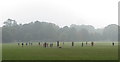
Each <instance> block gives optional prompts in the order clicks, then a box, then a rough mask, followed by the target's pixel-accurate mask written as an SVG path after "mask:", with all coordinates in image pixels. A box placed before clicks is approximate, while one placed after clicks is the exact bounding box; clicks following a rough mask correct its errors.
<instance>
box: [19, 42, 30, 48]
mask: <svg viewBox="0 0 120 62" xmlns="http://www.w3.org/2000/svg"><path fill="white" fill-rule="evenodd" d="M20 45H21V46H22V47H23V46H24V45H26V46H27V45H32V43H31V42H29V43H23V42H22V43H18V46H20Z"/></svg>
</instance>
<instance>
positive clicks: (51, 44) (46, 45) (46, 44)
mask: <svg viewBox="0 0 120 62" xmlns="http://www.w3.org/2000/svg"><path fill="white" fill-rule="evenodd" d="M43 46H44V47H45V48H46V47H48V43H46V42H45V43H44V44H43ZM50 47H53V43H50Z"/></svg>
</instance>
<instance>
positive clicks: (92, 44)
mask: <svg viewBox="0 0 120 62" xmlns="http://www.w3.org/2000/svg"><path fill="white" fill-rule="evenodd" d="M87 44H88V42H86V45H87ZM72 46H74V42H72ZM81 46H82V47H83V46H84V43H83V42H82V45H81ZM91 46H94V42H91Z"/></svg>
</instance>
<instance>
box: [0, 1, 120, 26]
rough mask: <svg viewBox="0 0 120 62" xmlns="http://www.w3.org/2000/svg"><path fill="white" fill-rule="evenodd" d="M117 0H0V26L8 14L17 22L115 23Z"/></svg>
mask: <svg viewBox="0 0 120 62" xmlns="http://www.w3.org/2000/svg"><path fill="white" fill-rule="evenodd" d="M118 1H119V0H0V8H1V10H0V26H2V25H3V22H4V21H6V20H7V19H8V18H11V19H14V20H16V21H17V22H18V23H22V24H25V23H29V22H32V21H36V20H39V21H44V22H51V23H55V24H57V25H59V26H61V27H63V26H66V25H67V26H70V25H71V24H77V25H82V24H85V25H92V26H94V27H95V28H103V27H105V26H107V25H109V24H118V15H117V14H118Z"/></svg>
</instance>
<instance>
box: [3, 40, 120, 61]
mask: <svg viewBox="0 0 120 62" xmlns="http://www.w3.org/2000/svg"><path fill="white" fill-rule="evenodd" d="M54 45H55V43H54ZM60 46H61V47H62V48H57V47H56V46H54V47H53V48H50V47H48V48H44V47H42V46H39V45H38V44H37V43H33V45H32V46H24V47H21V46H18V45H17V43H4V44H3V45H2V54H3V56H2V59H3V60H117V59H118V46H117V43H115V46H112V43H111V42H95V45H94V46H93V47H92V46H90V43H88V45H85V44H84V46H83V47H81V42H75V46H73V47H72V46H71V42H65V43H64V45H63V44H62V43H60Z"/></svg>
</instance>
